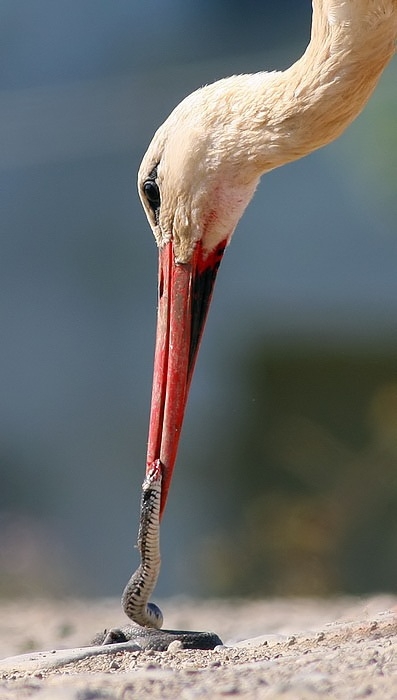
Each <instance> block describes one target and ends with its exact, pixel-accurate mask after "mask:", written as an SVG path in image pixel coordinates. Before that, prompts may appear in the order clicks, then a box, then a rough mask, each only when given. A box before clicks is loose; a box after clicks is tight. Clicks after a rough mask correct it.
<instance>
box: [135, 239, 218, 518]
mask: <svg viewBox="0 0 397 700" xmlns="http://www.w3.org/2000/svg"><path fill="white" fill-rule="evenodd" d="M224 250H225V243H224V242H223V243H221V244H219V245H218V247H217V248H216V249H215V250H214V251H212V252H211V253H209V254H207V255H204V253H203V249H202V246H201V243H200V242H198V243H197V245H196V248H195V251H194V253H193V257H192V259H191V261H190V262H188V263H176V262H175V260H174V252H173V244H172V241H170V242H169V243H167V244H166V245H164V246H163V247H162V248H161V249H160V251H159V287H158V311H157V333H156V350H155V357H154V371H153V389H152V404H151V410H150V424H149V440H148V452H147V463H146V471H147V472H148V471H149V470H150V469H151V467H152V466H153V463H154V462H156V461H157V460H160V463H161V467H162V494H161V510H160V517H161V516H162V514H163V511H164V507H165V503H166V500H167V494H168V490H169V487H170V483H171V478H172V472H173V469H174V464H175V459H176V454H177V450H178V444H179V438H180V434H181V429H182V423H183V417H184V414H185V408H186V401H187V397H188V393H189V387H190V382H191V379H192V375H193V370H194V366H195V361H196V357H197V352H198V348H199V345H200V340H201V337H202V333H203V329H204V325H205V320H206V318H207V312H208V308H209V305H210V301H211V297H212V291H213V287H214V283H215V279H216V273H217V271H218V267H219V264H220V262H221V260H222V255H223V252H224Z"/></svg>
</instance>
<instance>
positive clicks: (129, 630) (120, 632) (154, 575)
mask: <svg viewBox="0 0 397 700" xmlns="http://www.w3.org/2000/svg"><path fill="white" fill-rule="evenodd" d="M161 482H162V471H161V462H160V460H156V461H155V462H153V464H152V465H151V467H150V468H149V469H148V471H147V474H146V477H145V480H144V482H143V484H142V496H141V514H140V521H139V531H138V549H139V553H140V557H141V563H140V565H139V566H138V568H137V570H136V571H135V572H134V573H133V574H132V576H131V578H130V579H129V581H128V583H127V585H126V587H125V589H124V591H123V595H122V598H121V604H122V608H123V610H124V612H125V614H126V615H127V616H128V617H129V618H130V620H132V622H133V624H132V625H126V626H125V627H121V628H112V629H110V630H109V631H105V633H104V634H103V635H101V636H100V637H98V638H97V639H96V642H97V643H99V644H117V643H125V642H128V641H131V642H134V643H135V644H138V645H139V646H140V647H141V648H142V649H155V650H157V651H165V650H166V649H168V647H169V645H170V644H171V642H173V641H175V640H178V641H179V642H180V643H181V645H182V648H184V649H213V648H214V647H215V646H217V645H218V644H222V641H221V640H220V639H219V637H218V635H216V634H213V633H211V632H191V631H185V630H162V629H160V628H161V626H162V624H163V614H162V612H161V610H160V608H159V607H158V606H157V605H156V604H155V603H151V602H149V597H150V596H151V595H152V593H153V590H154V588H155V586H156V583H157V579H158V576H159V573H160V564H161V555H160V502H161Z"/></svg>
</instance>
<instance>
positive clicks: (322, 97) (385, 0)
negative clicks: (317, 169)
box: [256, 0, 397, 172]
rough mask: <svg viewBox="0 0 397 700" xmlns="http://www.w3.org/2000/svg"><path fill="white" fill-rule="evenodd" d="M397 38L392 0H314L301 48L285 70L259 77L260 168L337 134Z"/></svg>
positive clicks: (355, 112) (304, 152) (377, 75)
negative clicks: (262, 108)
mask: <svg viewBox="0 0 397 700" xmlns="http://www.w3.org/2000/svg"><path fill="white" fill-rule="evenodd" d="M396 36H397V0H350V1H349V2H346V1H345V2H342V1H341V0H338V1H336V0H317V1H316V0H314V2H313V23H312V34H311V40H310V43H309V46H308V47H307V49H306V52H305V53H304V54H303V56H302V58H300V59H299V60H298V61H297V62H296V63H294V64H293V65H292V66H291V68H289V69H288V70H286V71H284V72H281V73H274V74H270V75H267V76H266V74H265V75H264V83H263V87H264V92H265V95H262V97H263V98H264V100H265V101H266V102H267V103H268V104H269V103H270V104H271V105H272V108H271V109H269V110H268V112H267V114H266V118H265V120H264V122H263V123H262V128H263V132H262V146H263V147H262V149H261V148H259V151H258V153H257V155H258V162H257V165H258V166H259V168H260V170H261V172H265V171H266V170H270V169H272V168H275V167H278V166H279V165H282V164H283V163H286V162H288V161H292V160H295V159H297V158H300V157H302V156H304V155H307V154H308V153H310V152H311V151H313V150H315V149H317V148H320V147H321V146H324V145H325V144H327V143H329V142H330V141H333V140H334V139H335V138H336V137H337V136H339V135H340V134H341V133H342V131H344V129H345V128H346V127H347V126H348V125H349V124H350V123H351V122H352V121H353V119H355V117H356V116H357V115H358V114H359V113H360V112H361V110H362V109H363V107H364V105H365V104H366V102H367V100H368V99H369V97H370V95H371V94H372V92H373V90H374V88H375V86H376V84H377V82H378V80H379V78H380V76H381V74H382V71H383V70H384V68H385V67H386V65H387V64H388V63H389V61H390V60H391V58H392V56H393V55H394V52H395V43H396ZM271 93H273V95H272V94H271ZM258 126H259V125H258ZM256 138H257V144H258V143H261V138H258V135H256Z"/></svg>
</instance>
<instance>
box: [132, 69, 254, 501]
mask: <svg viewBox="0 0 397 700" xmlns="http://www.w3.org/2000/svg"><path fill="white" fill-rule="evenodd" d="M229 80H230V79H229ZM222 83H227V80H225V81H220V82H218V83H215V84H214V85H210V86H207V87H205V88H202V89H201V90H198V91H197V92H195V93H193V94H192V95H190V96H189V97H187V98H186V99H185V100H184V101H183V102H181V104H180V105H178V107H177V108H176V109H175V110H174V111H173V112H172V113H171V115H170V116H169V118H168V119H167V120H166V122H165V123H164V124H163V125H162V126H161V127H160V128H159V129H158V131H157V133H156V134H155V136H154V138H153V140H152V142H151V144H150V146H149V148H148V151H147V153H146V155H145V156H144V158H143V161H142V164H141V166H140V169H139V174H138V189H139V194H140V197H141V200H142V204H143V206H144V209H145V211H146V214H147V217H148V220H149V224H150V226H151V228H152V231H153V233H154V236H155V238H156V242H157V245H158V249H159V294H158V296H159V298H158V319H157V334H156V351H155V364H154V376H153V392H152V405H151V416H150V426H149V443H148V456H147V469H150V468H151V467H152V465H153V463H155V462H157V461H158V460H159V461H160V463H161V466H162V472H163V480H162V484H163V485H162V508H161V512H162V511H163V509H164V505H165V500H166V496H167V492H168V488H169V485H170V481H171V475H172V471H173V467H174V463H175V458H176V452H177V447H178V442H179V436H180V432H181V428H182V421H183V416H184V410H185V405H186V400H187V395H188V390H189V386H190V381H191V377H192V373H193V369H194V364H195V359H196V355H197V351H198V347H199V343H200V340H201V336H202V331H203V328H204V323H205V319H206V316H207V311H208V307H209V304H210V300H211V296H212V290H213V285H214V282H215V277H216V273H217V270H218V267H219V264H220V261H221V259H222V255H223V252H224V250H225V247H226V246H227V244H228V243H229V241H230V238H231V236H232V234H233V231H234V228H235V226H236V224H237V222H238V220H239V218H240V216H241V214H242V212H243V211H244V209H245V207H246V205H247V204H248V202H249V200H250V199H251V197H252V194H253V192H254V190H255V187H256V185H257V182H258V179H259V174H258V173H257V172H256V171H255V169H254V168H253V167H252V163H251V159H250V154H249V150H247V151H246V153H244V152H243V142H244V139H242V129H243V127H242V124H241V106H239V108H238V109H236V112H235V113H236V119H233V109H232V108H231V99H230V92H229V99H227V96H228V95H227V90H226V93H225V90H224V89H220V86H221V88H224V85H223V86H222V85H221V84H222ZM236 94H238V92H237V93H236ZM237 117H238V118H237Z"/></svg>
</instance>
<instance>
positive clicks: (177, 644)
mask: <svg viewBox="0 0 397 700" xmlns="http://www.w3.org/2000/svg"><path fill="white" fill-rule="evenodd" d="M181 649H183V644H182V642H181V640H180V639H174V640H173V641H172V642H171V643H170V644H169V645H168V648H167V651H171V652H174V651H181Z"/></svg>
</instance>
